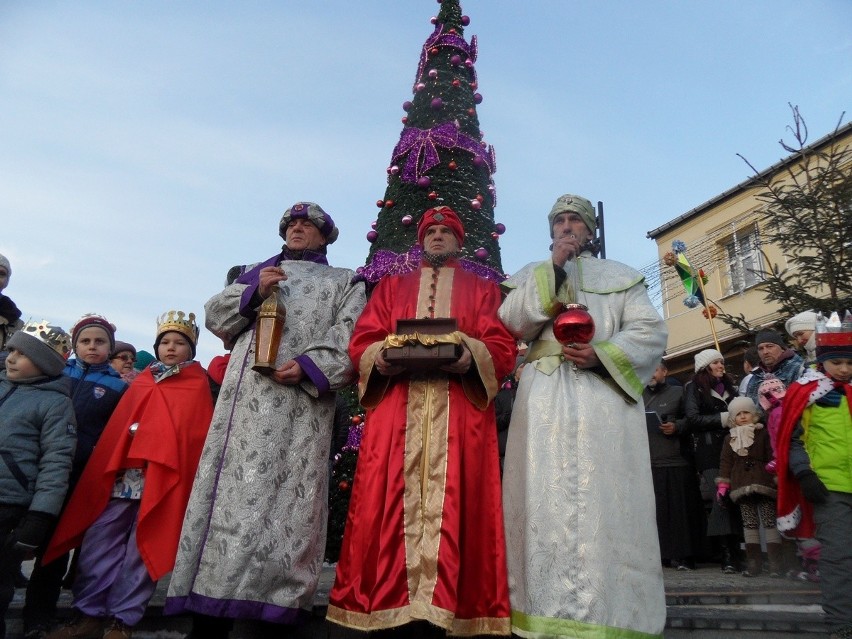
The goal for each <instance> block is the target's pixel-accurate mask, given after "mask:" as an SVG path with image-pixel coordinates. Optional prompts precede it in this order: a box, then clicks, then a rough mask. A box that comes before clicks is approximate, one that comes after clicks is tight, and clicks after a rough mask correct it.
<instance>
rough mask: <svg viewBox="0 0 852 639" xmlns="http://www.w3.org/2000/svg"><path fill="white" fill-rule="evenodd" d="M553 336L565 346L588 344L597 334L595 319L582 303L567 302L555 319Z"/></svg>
mask: <svg viewBox="0 0 852 639" xmlns="http://www.w3.org/2000/svg"><path fill="white" fill-rule="evenodd" d="M553 336H554V337H555V338H556V339H557V340H559V343H561V344H562V345H563V346H565V345H567V344H588V343H589V342H591V341H592V338H593V337H594V336H595V320H594V318H593V317H592V316H591V315H590V314H589V311H588V310H587V309H586V307H585V306H583V305H582V304H566V305H565V310H564V311H562V312H561V313H560V314H559V315H558V316H557V317H556V319H555V320H553Z"/></svg>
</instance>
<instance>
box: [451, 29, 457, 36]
mask: <svg viewBox="0 0 852 639" xmlns="http://www.w3.org/2000/svg"><path fill="white" fill-rule="evenodd" d="M450 33H452V34H453V35H456V34H457V33H458V31H456V28H455V27H453V28H452V29H450Z"/></svg>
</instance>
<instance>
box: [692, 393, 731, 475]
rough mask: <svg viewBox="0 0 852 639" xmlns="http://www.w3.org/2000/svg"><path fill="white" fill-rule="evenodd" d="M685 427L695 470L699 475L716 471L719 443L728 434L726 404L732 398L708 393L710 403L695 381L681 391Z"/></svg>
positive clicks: (726, 395)
mask: <svg viewBox="0 0 852 639" xmlns="http://www.w3.org/2000/svg"><path fill="white" fill-rule="evenodd" d="M683 397H684V412H685V413H686V424H687V428H688V429H689V432H690V433H691V434H692V438H693V442H694V445H695V467H696V468H697V470H698V472H699V473H701V472H704V471H705V470H708V469H710V468H719V463H720V459H721V457H722V442H723V441H725V436H726V435H727V434H728V428H727V424H728V402H730V401H731V400H732V399H733V398H734V396H733V395H730V394H729V393H728V391H725V394H724V395H719V394H718V393H717V392H716V391H715V390H713V391H710V398H709V400H708V399H707V398H706V397H705V396H704V395H702V394H701V392H700V391H699V389H698V386H696V385H695V382H689V383H687V385H686V386H685V387H684V389H683Z"/></svg>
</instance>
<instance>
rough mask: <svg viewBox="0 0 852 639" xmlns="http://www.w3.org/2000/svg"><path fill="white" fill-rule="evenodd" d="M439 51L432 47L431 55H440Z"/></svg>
mask: <svg viewBox="0 0 852 639" xmlns="http://www.w3.org/2000/svg"><path fill="white" fill-rule="evenodd" d="M438 51H439V49H438V47H432V48H431V49H429V55H438Z"/></svg>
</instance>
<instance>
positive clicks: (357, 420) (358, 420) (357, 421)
mask: <svg viewBox="0 0 852 639" xmlns="http://www.w3.org/2000/svg"><path fill="white" fill-rule="evenodd" d="M361 419H362V418H361V416H360V415H352V423H353V424H355V425H356V426H357V425H358V424H360V423H361Z"/></svg>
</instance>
